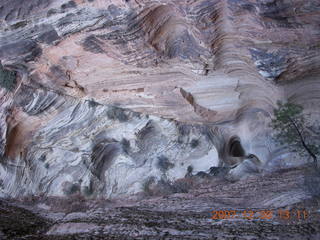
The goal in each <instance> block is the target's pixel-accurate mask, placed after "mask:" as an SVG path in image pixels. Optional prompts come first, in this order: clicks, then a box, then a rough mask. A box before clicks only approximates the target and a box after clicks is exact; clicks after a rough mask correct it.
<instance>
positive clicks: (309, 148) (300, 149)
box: [271, 102, 320, 159]
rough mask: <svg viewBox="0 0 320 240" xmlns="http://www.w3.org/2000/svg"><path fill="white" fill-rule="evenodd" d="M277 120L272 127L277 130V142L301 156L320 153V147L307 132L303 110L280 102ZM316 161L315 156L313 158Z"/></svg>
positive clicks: (275, 114) (276, 112)
mask: <svg viewBox="0 0 320 240" xmlns="http://www.w3.org/2000/svg"><path fill="white" fill-rule="evenodd" d="M274 116H275V118H274V119H273V120H272V122H271V127H272V128H273V129H274V130H275V137H276V140H277V141H278V142H279V143H280V144H281V145H288V147H289V148H290V149H291V150H292V151H293V152H297V153H299V154H300V156H305V155H306V154H309V155H311V156H312V155H316V154H318V153H319V152H320V146H317V145H315V144H313V143H311V142H312V139H311V138H310V135H308V134H307V133H306V131H305V129H306V127H307V126H306V123H305V118H304V115H303V108H302V106H300V105H297V104H293V103H281V102H278V108H277V109H275V110H274ZM312 157H313V158H314V159H315V156H312Z"/></svg>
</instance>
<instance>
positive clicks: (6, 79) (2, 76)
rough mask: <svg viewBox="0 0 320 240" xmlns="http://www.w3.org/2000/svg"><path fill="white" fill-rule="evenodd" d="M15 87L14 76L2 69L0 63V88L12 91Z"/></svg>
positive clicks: (12, 73)
mask: <svg viewBox="0 0 320 240" xmlns="http://www.w3.org/2000/svg"><path fill="white" fill-rule="evenodd" d="M15 86H16V74H15V73H14V72H11V71H8V70H6V69H4V68H3V66H2V65H1V63H0V87H2V88H5V89H7V90H9V91H12V90H13V89H14V88H15Z"/></svg>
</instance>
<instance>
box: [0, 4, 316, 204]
mask: <svg viewBox="0 0 320 240" xmlns="http://www.w3.org/2000/svg"><path fill="white" fill-rule="evenodd" d="M319 11H320V3H319V1H318V0H308V1H303V0H290V1H289V0H282V1H273V0H219V1H218V0H217V1H206V0H202V1H192V0H190V1H188V0H185V1H166V0H161V1H144V0H141V1H138V0H135V1H132V0H128V1H120V0H118V1H116V0H91V1H85V0H77V1H76V0H75V1H63V0H51V1H44V0H43V1H42V0H30V1H27V2H25V1H24V2H23V4H22V1H21V0H10V1H9V0H4V1H1V3H0V22H1V25H0V31H1V36H0V59H1V63H2V65H3V66H4V68H5V69H6V70H8V71H13V72H16V75H17V83H16V85H15V87H14V90H13V91H6V90H5V89H1V90H0V102H1V108H0V144H1V145H0V155H1V162H0V195H1V196H13V197H16V196H22V195H29V194H40V193H43V194H46V195H50V196H65V195H69V194H72V193H75V192H78V193H80V194H82V195H84V196H104V197H111V198H112V197H119V196H127V195H131V194H134V193H137V192H139V191H142V190H143V188H144V184H145V183H146V182H148V181H149V180H150V179H153V180H154V179H155V180H156V181H167V182H172V181H175V180H177V179H179V178H183V177H184V176H185V175H186V174H188V173H189V174H191V175H194V174H197V173H199V172H201V171H203V172H205V171H207V173H208V171H209V169H210V168H211V167H221V166H224V167H226V168H228V167H230V166H236V168H234V169H233V170H231V171H229V172H228V174H229V175H230V178H231V179H240V178H242V177H243V176H244V175H245V174H246V172H247V169H248V168H249V169H250V172H258V171H259V170H260V169H261V168H267V167H273V166H274V164H275V163H279V162H285V163H286V161H285V160H286V159H287V160H288V162H291V163H298V162H299V161H300V160H299V158H297V157H296V156H295V155H294V154H291V153H288V151H287V150H286V149H284V148H282V147H281V148H280V147H278V146H276V145H275V144H274V143H273V140H272V138H271V131H270V129H269V127H268V122H269V121H270V118H271V116H272V110H273V108H274V106H275V105H276V102H277V100H288V101H290V102H293V103H298V104H301V105H302V106H303V107H304V111H305V112H306V113H307V114H309V113H310V114H312V118H311V121H313V122H314V125H315V126H318V125H317V124H318V123H317V121H318V119H319V116H320V111H319V107H318V106H319V96H320V83H319V75H320V73H319V69H320V66H319V65H320V45H319V42H320V41H319V38H320V36H319V34H320V27H319V22H320V14H319ZM311 134H314V135H316V134H319V133H318V132H317V129H313V130H312V133H311ZM250 153H251V154H254V155H256V156H257V157H258V160H257V161H258V163H257V161H253V160H252V159H250V158H247V157H246V156H247V155H248V154H250ZM301 161H303V160H301ZM189 166H191V167H190V168H189V172H188V167H189ZM248 166H249V167H248ZM211 170H212V169H211Z"/></svg>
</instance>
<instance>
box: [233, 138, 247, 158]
mask: <svg viewBox="0 0 320 240" xmlns="http://www.w3.org/2000/svg"><path fill="white" fill-rule="evenodd" d="M229 154H230V155H231V156H233V157H244V156H245V150H244V149H243V147H242V145H241V142H240V139H239V138H238V137H232V138H231V139H230V141H229Z"/></svg>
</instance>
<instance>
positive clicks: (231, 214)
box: [211, 209, 309, 220]
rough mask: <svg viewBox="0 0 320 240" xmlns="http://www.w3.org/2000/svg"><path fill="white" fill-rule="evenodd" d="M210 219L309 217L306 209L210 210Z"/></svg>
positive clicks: (299, 218)
mask: <svg viewBox="0 0 320 240" xmlns="http://www.w3.org/2000/svg"><path fill="white" fill-rule="evenodd" d="M211 214H212V216H211V219H213V220H221V219H235V218H237V219H247V220H253V219H260V220H271V219H273V218H279V219H282V220H293V219H295V220H306V219H307V218H308V217H309V212H308V211H306V210H285V209H279V210H258V211H256V210H213V211H211Z"/></svg>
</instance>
